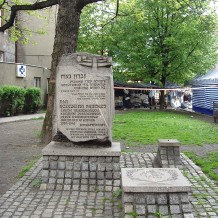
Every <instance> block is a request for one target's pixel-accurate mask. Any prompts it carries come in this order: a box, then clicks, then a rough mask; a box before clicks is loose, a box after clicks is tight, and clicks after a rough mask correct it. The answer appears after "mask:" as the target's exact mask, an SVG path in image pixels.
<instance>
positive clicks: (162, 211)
mask: <svg viewBox="0 0 218 218" xmlns="http://www.w3.org/2000/svg"><path fill="white" fill-rule="evenodd" d="M159 212H160V214H162V215H168V214H169V211H168V205H160V206H159Z"/></svg>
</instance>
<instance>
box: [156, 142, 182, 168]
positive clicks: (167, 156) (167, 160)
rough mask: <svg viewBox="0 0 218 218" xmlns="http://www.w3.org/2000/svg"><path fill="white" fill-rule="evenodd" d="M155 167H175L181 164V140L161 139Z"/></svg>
mask: <svg viewBox="0 0 218 218" xmlns="http://www.w3.org/2000/svg"><path fill="white" fill-rule="evenodd" d="M153 164H154V167H157V168H159V167H163V168H175V167H178V166H180V165H181V160H180V142H179V141H178V140H176V139H159V140H158V151H157V155H156V157H155V159H154V162H153Z"/></svg>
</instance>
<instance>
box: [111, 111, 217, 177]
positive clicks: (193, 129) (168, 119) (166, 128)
mask: <svg viewBox="0 0 218 218" xmlns="http://www.w3.org/2000/svg"><path fill="white" fill-rule="evenodd" d="M158 139H178V140H179V141H180V143H181V144H182V145H190V146H191V145H199V146H203V145H204V144H218V124H217V123H216V124H215V123H213V122H212V121H211V122H208V121H204V120H203V119H199V116H197V115H195V114H190V113H179V112H173V111H129V112H123V113H120V114H119V113H118V114H116V116H115V119H114V124H113V140H114V141H115V140H117V141H122V142H124V143H125V145H126V146H129V147H130V148H131V147H132V148H133V147H134V146H137V145H146V144H149V145H152V144H157V140H158ZM133 149H134V148H133ZM185 154H186V155H187V156H188V157H189V158H191V159H192V160H193V161H194V162H195V163H196V164H197V165H199V166H200V167H201V169H202V171H203V172H204V173H206V174H207V175H208V176H209V177H210V178H212V179H214V180H215V181H218V151H217V150H216V151H214V152H211V153H208V154H205V156H201V157H199V156H197V155H196V154H194V153H193V152H185Z"/></svg>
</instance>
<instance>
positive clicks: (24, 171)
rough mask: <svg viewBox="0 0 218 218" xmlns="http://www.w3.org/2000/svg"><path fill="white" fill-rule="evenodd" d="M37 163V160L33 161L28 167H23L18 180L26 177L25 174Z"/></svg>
mask: <svg viewBox="0 0 218 218" xmlns="http://www.w3.org/2000/svg"><path fill="white" fill-rule="evenodd" d="M35 163H36V160H34V161H31V162H30V163H29V164H28V165H27V166H25V167H23V169H22V170H21V171H20V172H19V174H18V176H17V177H18V178H22V177H23V176H25V174H26V173H27V172H28V171H29V170H30V169H31V168H32V167H33V165H34V164H35Z"/></svg>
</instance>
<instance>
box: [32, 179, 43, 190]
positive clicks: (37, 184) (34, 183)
mask: <svg viewBox="0 0 218 218" xmlns="http://www.w3.org/2000/svg"><path fill="white" fill-rule="evenodd" d="M41 184H42V179H41V178H36V179H34V180H33V181H32V186H33V187H34V188H40V186H41Z"/></svg>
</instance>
